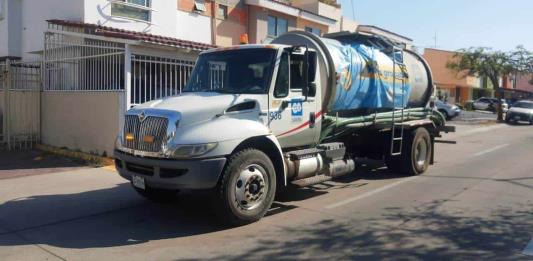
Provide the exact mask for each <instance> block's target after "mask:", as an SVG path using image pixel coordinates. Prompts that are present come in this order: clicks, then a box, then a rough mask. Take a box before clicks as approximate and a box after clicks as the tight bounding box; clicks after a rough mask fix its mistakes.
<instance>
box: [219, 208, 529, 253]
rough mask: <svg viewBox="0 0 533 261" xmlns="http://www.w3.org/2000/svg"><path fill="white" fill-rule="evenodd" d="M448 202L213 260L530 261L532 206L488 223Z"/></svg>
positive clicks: (503, 212)
mask: <svg viewBox="0 0 533 261" xmlns="http://www.w3.org/2000/svg"><path fill="white" fill-rule="evenodd" d="M444 202H445V201H435V202H432V203H431V204H429V205H427V206H425V207H423V208H418V209H414V210H412V211H406V210H404V211H401V210H402V209H397V208H394V209H391V210H389V213H386V214H384V215H383V216H376V217H373V218H371V219H368V220H363V221H359V222H357V223H347V222H338V221H336V220H332V219H325V220H322V221H320V222H318V223H315V224H312V225H309V226H305V227H303V226H300V227H284V228H283V231H284V232H283V237H280V235H279V234H278V235H276V234H275V233H271V234H264V235H263V236H262V237H261V238H258V240H259V243H258V244H257V247H255V248H252V249H250V250H248V251H246V252H245V253H242V254H239V255H226V256H218V257H216V258H213V259H212V260H243V259H245V260H295V259H301V258H311V259H341V260H457V259H460V260H502V259H504V260H520V259H523V260H527V257H526V256H522V255H521V251H522V249H523V247H524V246H525V244H526V243H527V242H528V241H529V240H530V238H531V234H530V231H531V229H532V228H533V223H532V220H531V218H532V214H533V213H532V212H531V209H532V207H533V205H527V206H522V207H523V208H522V209H523V210H522V211H513V210H511V209H507V208H499V209H498V210H495V211H493V212H492V213H491V214H492V215H491V217H490V218H487V219H484V218H478V217H473V216H466V215H465V216H463V215H461V214H452V213H446V212H444V211H441V210H439V206H441V205H442V204H443V203H444ZM398 213H401V214H398ZM398 223H400V225H393V224H398ZM277 233H279V232H277Z"/></svg>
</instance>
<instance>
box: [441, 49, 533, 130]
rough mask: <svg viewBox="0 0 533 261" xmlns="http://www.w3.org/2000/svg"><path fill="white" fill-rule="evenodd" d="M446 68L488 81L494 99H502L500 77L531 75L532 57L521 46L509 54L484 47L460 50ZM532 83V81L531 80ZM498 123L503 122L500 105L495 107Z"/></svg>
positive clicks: (532, 71) (532, 70) (532, 67)
mask: <svg viewBox="0 0 533 261" xmlns="http://www.w3.org/2000/svg"><path fill="white" fill-rule="evenodd" d="M447 67H448V68H449V69H451V70H452V71H454V72H456V74H457V75H459V76H461V77H466V76H477V77H486V78H487V79H489V80H490V81H491V83H492V85H493V86H494V88H495V90H496V92H495V93H496V98H498V99H501V98H502V94H503V92H502V89H501V86H500V81H499V79H500V77H502V76H506V75H510V74H515V75H516V74H518V73H533V55H532V53H531V52H530V51H528V50H526V49H525V48H524V47H523V46H518V47H517V48H516V50H514V51H511V52H507V53H506V52H501V51H492V49H490V48H486V47H470V48H468V49H460V50H459V51H457V53H456V54H455V55H454V59H453V60H452V61H449V62H448V64H447ZM532 81H533V79H532ZM496 110H497V113H498V121H503V112H502V107H501V103H498V104H497V106H496Z"/></svg>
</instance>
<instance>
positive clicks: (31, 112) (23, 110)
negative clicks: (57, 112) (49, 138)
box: [0, 60, 42, 150]
mask: <svg viewBox="0 0 533 261" xmlns="http://www.w3.org/2000/svg"><path fill="white" fill-rule="evenodd" d="M2 67H3V68H1V69H2V73H1V74H2V77H1V82H2V85H1V86H0V87H1V88H2V94H3V95H2V96H3V97H2V98H3V103H2V109H3V110H2V112H1V113H0V114H2V118H3V119H2V143H3V144H5V145H6V147H7V149H8V150H11V149H30V148H32V147H33V145H35V144H36V143H38V142H39V141H40V126H41V125H40V124H41V123H40V113H41V112H40V107H41V105H40V101H41V89H42V88H41V86H42V85H41V84H42V81H41V63H40V62H18V61H17V62H13V61H9V60H8V61H6V62H5V63H4V64H3V66H2Z"/></svg>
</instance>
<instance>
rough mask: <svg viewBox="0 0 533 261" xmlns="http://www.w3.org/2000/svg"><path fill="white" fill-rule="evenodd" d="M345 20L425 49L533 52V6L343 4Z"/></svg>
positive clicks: (425, 1)
mask: <svg viewBox="0 0 533 261" xmlns="http://www.w3.org/2000/svg"><path fill="white" fill-rule="evenodd" d="M338 1H339V2H340V4H341V6H342V11H343V14H344V16H346V17H348V18H350V19H352V17H353V12H352V1H353V7H354V10H355V20H356V21H358V22H359V23H361V24H370V25H376V26H379V27H382V28H385V29H388V30H391V31H393V32H396V33H399V34H401V35H405V36H407V37H409V38H411V39H413V40H414V44H415V45H416V46H418V47H419V48H420V49H423V48H435V34H436V35H437V43H436V44H437V48H438V49H444V50H457V49H460V48H467V47H472V46H482V47H490V48H493V49H495V50H502V51H509V50H512V49H514V48H515V47H516V46H517V45H524V46H525V47H526V48H527V49H529V50H531V51H533V0H396V1H395V0H338Z"/></svg>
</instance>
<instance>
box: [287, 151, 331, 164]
mask: <svg viewBox="0 0 533 261" xmlns="http://www.w3.org/2000/svg"><path fill="white" fill-rule="evenodd" d="M322 151H323V150H321V149H318V148H310V149H303V150H295V151H290V152H287V154H286V155H288V156H289V159H290V160H292V161H295V160H302V159H308V158H312V157H315V156H316V155H317V154H318V153H321V152H322Z"/></svg>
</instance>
